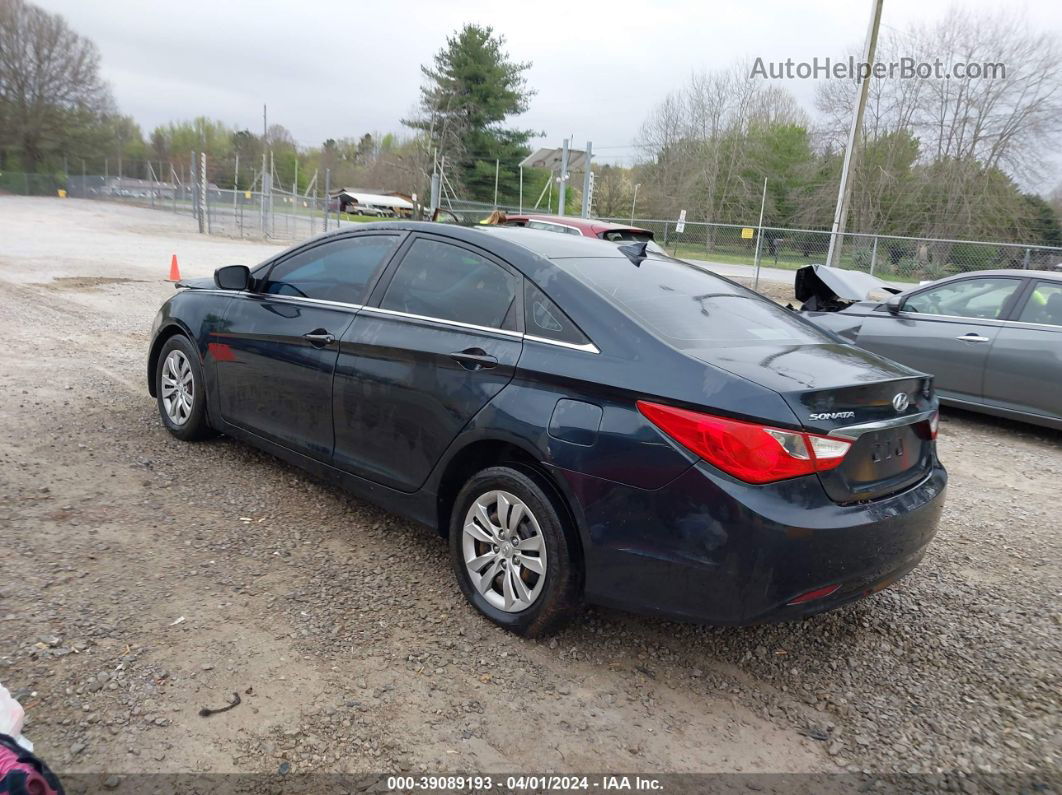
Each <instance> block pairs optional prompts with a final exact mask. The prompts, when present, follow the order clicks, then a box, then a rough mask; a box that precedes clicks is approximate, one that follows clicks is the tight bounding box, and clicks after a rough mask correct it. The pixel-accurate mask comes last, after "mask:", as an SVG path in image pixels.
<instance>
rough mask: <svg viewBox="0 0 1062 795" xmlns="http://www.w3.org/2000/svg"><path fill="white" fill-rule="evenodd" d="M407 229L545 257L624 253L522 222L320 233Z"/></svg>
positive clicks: (411, 224)
mask: <svg viewBox="0 0 1062 795" xmlns="http://www.w3.org/2000/svg"><path fill="white" fill-rule="evenodd" d="M374 230H375V231H380V232H383V231H392V232H394V231H407V232H424V233H430V234H436V235H443V236H445V237H451V238H454V239H456V240H461V241H463V242H466V243H471V244H472V245H480V246H483V245H488V239H491V240H499V241H503V242H504V244H506V245H507V246H516V247H518V248H520V249H522V250H523V251H525V252H529V253H531V254H537V255H538V256H539V257H543V258H545V259H564V258H571V257H609V258H614V259H622V258H623V257H624V254H623V252H622V251H620V248H619V246H617V245H616V244H615V243H610V242H608V241H606V240H600V239H597V238H593V237H583V236H582V235H558V234H557V233H556V232H548V231H544V230H540V229H527V228H525V227H520V226H508V227H507V226H497V225H493V224H479V225H476V226H458V225H456V224H440V223H433V222H431V221H378V222H377V221H374V222H370V223H365V224H359V225H358V226H357V227H349V226H347V227H343V228H342V229H341V230H340V231H338V232H329V233H328V234H327V235H321V236H320V237H322V238H323V237H326V236H327V237H331V236H332V235H336V236H339V235H348V234H351V233H356V232H361V231H366V232H368V231H374Z"/></svg>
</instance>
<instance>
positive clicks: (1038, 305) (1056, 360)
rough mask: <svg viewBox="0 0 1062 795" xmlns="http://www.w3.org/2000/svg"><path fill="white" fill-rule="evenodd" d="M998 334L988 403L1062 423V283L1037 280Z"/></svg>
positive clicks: (991, 360)
mask: <svg viewBox="0 0 1062 795" xmlns="http://www.w3.org/2000/svg"><path fill="white" fill-rule="evenodd" d="M1013 318H1014V319H1013V320H1011V321H1009V322H1007V323H1004V324H1003V327H1002V328H1001V329H1000V330H999V334H997V335H996V339H995V342H993V343H992V349H991V350H990V351H989V354H988V363H987V365H986V366H985V403H988V404H990V405H994V406H998V407H1000V408H1004V409H1010V410H1012V411H1021V412H1024V413H1029V414H1039V415H1042V416H1047V417H1054V418H1056V419H1062V386H1060V385H1062V282H1055V281H1036V282H1033V283H1032V285H1031V287H1030V289H1028V290H1027V291H1026V293H1025V297H1024V300H1023V301H1022V303H1021V306H1020V307H1019V308H1018V309H1016V310H1015V312H1014V314H1013Z"/></svg>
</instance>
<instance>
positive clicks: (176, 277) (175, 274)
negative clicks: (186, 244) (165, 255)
mask: <svg viewBox="0 0 1062 795" xmlns="http://www.w3.org/2000/svg"><path fill="white" fill-rule="evenodd" d="M180 280H181V269H180V268H178V267H177V255H176V254H174V255H173V259H171V260H170V278H169V279H167V281H171V282H179V281H180Z"/></svg>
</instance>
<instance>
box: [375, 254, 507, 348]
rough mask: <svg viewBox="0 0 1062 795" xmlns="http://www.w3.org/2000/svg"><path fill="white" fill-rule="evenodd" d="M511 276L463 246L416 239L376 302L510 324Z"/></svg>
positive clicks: (478, 322) (448, 317)
mask: <svg viewBox="0 0 1062 795" xmlns="http://www.w3.org/2000/svg"><path fill="white" fill-rule="evenodd" d="M515 300H516V279H515V277H513V276H512V275H511V274H510V273H509V272H508V271H506V270H505V269H504V268H502V267H501V266H500V265H497V264H496V263H494V262H491V261H490V260H488V259H486V258H484V257H481V256H479V255H478V254H475V253H473V252H471V251H469V250H468V249H465V248H461V247H459V246H454V245H451V244H449V243H442V242H439V241H437V240H425V239H420V240H417V241H415V242H414V243H413V245H412V246H410V248H409V251H408V252H406V255H405V257H403V258H402V262H401V263H399V265H398V270H396V271H395V275H394V277H393V278H392V279H391V284H390V285H388V287H387V292H386V293H385V294H384V297H383V301H382V303H381V304H380V306H381V307H382V308H383V309H393V310H395V311H398V312H408V313H410V314H413V315H423V316H425V317H433V318H439V319H440V320H456V321H458V322H461V323H472V324H474V325H477V326H487V327H488V328H508V329H511V328H513V327H514V325H515V324H514V323H513V322H512V315H511V313H510V311H509V310H510V309H511V308H512V306H513V302H514V301H515Z"/></svg>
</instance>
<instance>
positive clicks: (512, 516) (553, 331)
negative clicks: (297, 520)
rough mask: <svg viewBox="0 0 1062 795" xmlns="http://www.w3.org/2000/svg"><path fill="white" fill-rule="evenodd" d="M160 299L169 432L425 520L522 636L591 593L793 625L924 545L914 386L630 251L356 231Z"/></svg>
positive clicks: (420, 230) (473, 232)
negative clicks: (263, 456)
mask: <svg viewBox="0 0 1062 795" xmlns="http://www.w3.org/2000/svg"><path fill="white" fill-rule="evenodd" d="M178 287H179V288H184V289H181V290H180V291H179V292H178V294H177V295H175V296H174V297H173V298H171V299H170V300H169V301H167V302H166V303H165V304H164V305H163V307H162V309H161V310H160V311H159V313H158V316H157V317H156V319H155V323H154V327H153V333H152V339H151V345H150V349H149V355H148V370H147V376H148V390H149V391H150V393H151V395H152V396H153V397H155V398H156V400H157V403H158V411H159V415H160V417H161V420H162V423H163V424H164V425H165V427H166V428H167V429H168V430H169V431H170V432H171V433H172V434H173V435H174V436H176V437H178V438H180V439H184V440H189V441H191V440H195V439H200V438H203V437H204V436H206V435H208V434H210V433H211V432H213V431H221V432H224V433H226V434H229V435H231V436H234V437H236V438H239V439H242V440H244V441H246V442H248V443H250V444H252V445H255V446H257V447H260V448H262V449H264V450H266V451H268V452H270V453H273V454H274V455H277V456H279V457H281V458H283V459H285V460H287V461H290V462H292V463H294V464H296V465H298V466H301V467H304V468H305V469H307V470H309V471H311V472H313V473H315V474H316V475H318V476H320V477H322V478H325V479H327V480H330V481H332V482H334V483H337V484H339V485H340V486H342V487H344V488H346V489H348V490H350V491H352V492H353V493H355V494H358V495H360V496H361V497H363V498H365V499H368V500H371V501H374V502H376V503H379V504H380V505H382V506H384V507H385V508H387V509H390V510H392V511H394V512H396V513H399V514H401V515H403V516H406V517H408V518H410V519H413V520H416V521H418V522H421V523H424V524H427V525H430V526H432V527H434V528H436V529H437V530H438V531H439V532H440V533H441V534H442V535H443V536H446V537H448V539H449V545H450V566H451V567H452V570H453V573H454V575H455V577H456V579H457V583H458V585H459V587H460V588H461V590H462V592H463V593H464V594H465V596H466V597H467V599H468V600H469V602H470V603H471V604H472V605H473V606H474V607H475V608H476V609H477V610H479V611H480V612H481V613H483V614H484V615H485V616H486V617H488V618H489V619H490V620H492V621H494V622H496V623H497V624H499V625H501V626H503V627H505V628H507V629H509V630H512V631H515V632H520V633H523V634H527V635H536V634H541V633H544V632H548V631H550V630H552V629H554V628H555V627H556V626H558V624H559V623H560V621H561V620H562V619H564V618H565V617H566V616H568V615H569V614H571V613H572V611H573V610H574V609H575V608H576V607H577V606H578V605H579V604H580V603H581V602H582V601H584V600H588V601H590V602H594V603H598V604H606V605H613V606H617V607H623V608H628V609H632V610H638V611H643V612H648V613H652V614H657V615H666V616H678V617H682V618H687V619H693V620H699V621H706V622H713V623H724V624H745V623H750V622H755V621H763V620H768V619H784V618H795V617H799V616H804V615H808V614H811V613H816V612H819V611H822V610H828V609H830V608H833V607H837V606H838V605H841V604H844V603H846V602H849V601H852V600H855V599H859V598H861V597H863V596H866V595H867V594H870V593H873V592H875V591H877V590H880V589H881V588H884V587H886V586H888V585H889V584H891V583H892V582H894V581H895V580H897V579H898V578H899V577H902V576H903V575H905V574H906V573H907V572H909V571H910V570H911V569H912V568H913V567H914V566H915V565H917V563H918V562H919V561H920V560H921V558H922V556H923V554H924V552H925V549H926V546H927V545H928V543H929V542H930V540H931V539H932V537H933V535H934V533H935V532H936V528H937V521H938V518H939V516H940V513H941V510H942V507H943V503H944V491H945V484H946V482H947V474H946V473H945V471H944V469H943V467H942V466H941V464H940V462H939V460H938V459H937V452H936V442H935V438H936V420H937V399H936V396H935V395H934V392H933V386H932V379H931V378H930V377H928V376H926V375H923V374H922V373H917V372H915V371H913V370H910V369H909V368H907V367H904V366H903V365H900V364H897V363H895V362H891V361H888V360H886V359H882V358H881V357H878V356H875V355H874V354H872V353H869V352H867V351H862V350H859V349H858V348H855V347H853V346H850V345H845V344H842V343H840V342H838V341H837V340H836V339H835V338H834V337H832V336H831V335H828V334H826V333H824V332H822V331H821V330H819V329H818V328H816V327H815V326H813V325H812V324H810V323H808V322H806V321H805V320H804V319H803V318H801V317H799V316H797V315H795V314H793V313H792V312H789V311H788V310H786V309H784V308H783V307H780V306H778V305H777V304H775V303H774V302H772V301H769V300H767V299H765V298H763V297H762V296H760V295H758V294H756V293H754V292H752V291H751V290H748V289H746V288H744V287H741V286H740V285H738V284H735V283H734V282H731V281H728V280H727V279H724V278H722V277H719V276H716V275H714V274H712V273H709V272H707V271H705V270H703V269H701V268H697V267H694V266H692V265H689V264H687V263H684V262H681V261H679V260H675V259H671V258H669V257H661V256H658V255H656V254H654V253H652V252H648V253H646V252H645V251H644V247H643V246H641V245H640V244H630V245H615V244H614V243H607V242H605V241H603V240H591V239H588V238H586V237H584V236H582V235H578V236H577V235H568V234H563V235H562V234H555V233H553V232H542V231H536V230H534V229H514V228H505V227H501V226H490V227H475V228H468V227H458V226H446V225H441V224H432V223H413V222H398V223H373V224H365V225H362V226H359V227H357V228H356V229H351V228H344V229H343V230H341V231H338V232H333V233H330V234H326V235H323V236H320V237H317V238H315V239H313V240H311V241H308V242H306V243H303V244H300V245H298V246H296V247H294V248H292V249H289V250H287V251H284V252H281V253H279V254H277V255H276V256H274V257H272V258H271V259H269V260H267V261H266V262H264V263H262V264H261V265H258V266H257V267H255V268H254V270H251V269H249V268H247V267H245V266H242V265H233V266H228V267H224V268H219V269H218V270H217V271H216V272H215V275H214V278H213V279H197V280H190V281H184V282H180V283H178ZM248 543H253V539H248ZM439 563H440V569H443V568H445V564H444V562H443V561H440V562H439Z"/></svg>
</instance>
